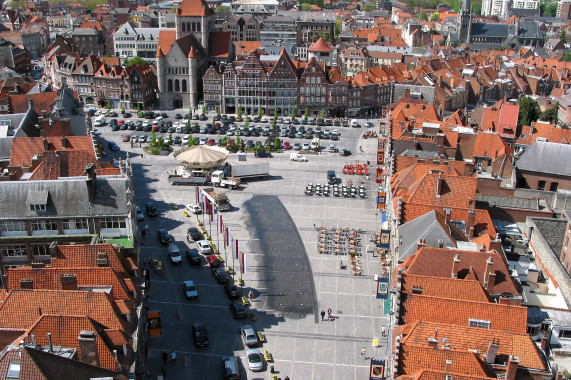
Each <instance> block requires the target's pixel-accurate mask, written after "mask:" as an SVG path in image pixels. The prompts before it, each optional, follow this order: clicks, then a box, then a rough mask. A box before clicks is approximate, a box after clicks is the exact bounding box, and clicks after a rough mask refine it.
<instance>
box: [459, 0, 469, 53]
mask: <svg viewBox="0 0 571 380" xmlns="http://www.w3.org/2000/svg"><path fill="white" fill-rule="evenodd" d="M457 28H458V41H460V43H466V44H469V43H470V39H471V34H472V9H471V6H470V0H462V8H461V9H460V12H458V22H457Z"/></svg>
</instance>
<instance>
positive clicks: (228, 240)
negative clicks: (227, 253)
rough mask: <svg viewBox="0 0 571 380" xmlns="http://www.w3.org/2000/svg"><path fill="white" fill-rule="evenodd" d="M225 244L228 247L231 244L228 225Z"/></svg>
mask: <svg viewBox="0 0 571 380" xmlns="http://www.w3.org/2000/svg"><path fill="white" fill-rule="evenodd" d="M224 244H225V245H226V247H228V246H229V245H230V229H229V228H228V227H226V233H225V234H224Z"/></svg>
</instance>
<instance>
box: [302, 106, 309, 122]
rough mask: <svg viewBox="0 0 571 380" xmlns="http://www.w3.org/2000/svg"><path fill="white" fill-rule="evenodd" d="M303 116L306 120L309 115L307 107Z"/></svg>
mask: <svg viewBox="0 0 571 380" xmlns="http://www.w3.org/2000/svg"><path fill="white" fill-rule="evenodd" d="M303 117H304V118H305V120H307V118H308V117H309V108H308V107H305V113H304V114H303Z"/></svg>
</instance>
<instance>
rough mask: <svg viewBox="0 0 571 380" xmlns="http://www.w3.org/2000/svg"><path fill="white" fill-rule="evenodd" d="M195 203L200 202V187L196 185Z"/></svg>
mask: <svg viewBox="0 0 571 380" xmlns="http://www.w3.org/2000/svg"><path fill="white" fill-rule="evenodd" d="M196 203H200V187H198V186H196Z"/></svg>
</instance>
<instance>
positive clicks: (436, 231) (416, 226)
mask: <svg viewBox="0 0 571 380" xmlns="http://www.w3.org/2000/svg"><path fill="white" fill-rule="evenodd" d="M398 236H399V238H400V242H401V243H400V245H399V261H404V260H405V259H406V258H407V257H409V256H410V255H412V254H413V253H415V252H416V248H417V244H418V240H419V239H421V238H422V239H424V240H425V244H426V246H427V247H438V241H439V240H443V241H444V246H445V247H455V246H456V241H455V240H454V238H452V236H450V233H449V231H448V227H446V225H445V224H444V219H443V217H442V216H441V215H439V214H438V213H437V212H436V211H434V210H432V211H430V212H428V213H426V214H424V215H422V216H419V217H418V218H416V219H413V220H411V221H410V222H407V223H404V224H401V225H400V226H399V227H398Z"/></svg>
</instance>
